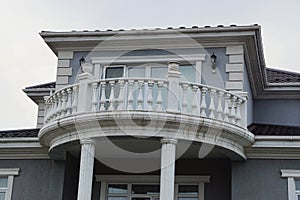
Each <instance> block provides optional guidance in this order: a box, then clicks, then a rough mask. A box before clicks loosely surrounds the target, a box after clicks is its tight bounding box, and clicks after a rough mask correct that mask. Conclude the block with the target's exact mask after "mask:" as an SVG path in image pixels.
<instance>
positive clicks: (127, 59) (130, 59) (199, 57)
mask: <svg viewBox="0 0 300 200" xmlns="http://www.w3.org/2000/svg"><path fill="white" fill-rule="evenodd" d="M205 56H206V54H187V55H156V56H120V57H91V62H92V63H93V64H110V63H114V64H124V63H148V62H169V61H170V60H172V61H176V62H193V63H196V61H204V60H205Z"/></svg>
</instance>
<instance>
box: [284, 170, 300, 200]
mask: <svg viewBox="0 0 300 200" xmlns="http://www.w3.org/2000/svg"><path fill="white" fill-rule="evenodd" d="M281 177H283V178H287V179H288V200H300V170H290V169H283V170H281Z"/></svg>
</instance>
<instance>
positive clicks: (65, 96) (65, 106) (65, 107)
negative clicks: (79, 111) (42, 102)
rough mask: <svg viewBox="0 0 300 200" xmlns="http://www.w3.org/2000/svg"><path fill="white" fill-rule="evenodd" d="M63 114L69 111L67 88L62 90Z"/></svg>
mask: <svg viewBox="0 0 300 200" xmlns="http://www.w3.org/2000/svg"><path fill="white" fill-rule="evenodd" d="M61 95H62V97H61V116H62V117H64V116H65V115H66V112H67V98H68V97H67V92H66V90H63V91H61Z"/></svg>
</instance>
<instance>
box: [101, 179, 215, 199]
mask: <svg viewBox="0 0 300 200" xmlns="http://www.w3.org/2000/svg"><path fill="white" fill-rule="evenodd" d="M96 178H97V181H100V182H101V192H100V200H159V195H160V185H159V181H160V177H159V176H115V175H112V176H106V175H105V176H98V175H96ZM209 178H210V177H209V176H176V178H175V188H174V189H175V197H174V199H176V200H204V184H205V183H207V182H209Z"/></svg>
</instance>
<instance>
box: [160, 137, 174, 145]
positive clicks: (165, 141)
mask: <svg viewBox="0 0 300 200" xmlns="http://www.w3.org/2000/svg"><path fill="white" fill-rule="evenodd" d="M160 143H161V144H174V145H176V144H177V140H176V139H172V138H163V139H161V140H160Z"/></svg>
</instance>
